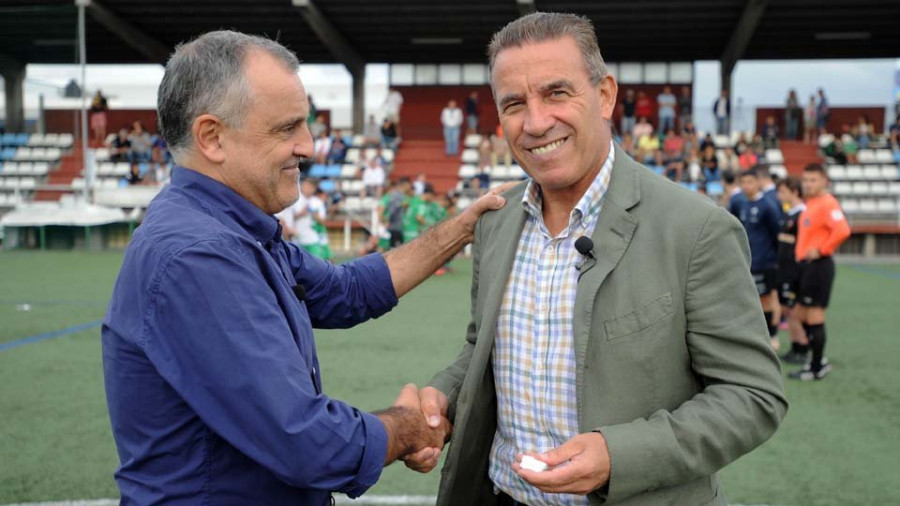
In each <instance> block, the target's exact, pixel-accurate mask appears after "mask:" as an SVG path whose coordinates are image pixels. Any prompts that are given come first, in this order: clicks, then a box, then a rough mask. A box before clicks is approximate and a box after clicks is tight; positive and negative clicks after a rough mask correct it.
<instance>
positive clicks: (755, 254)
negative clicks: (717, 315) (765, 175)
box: [735, 167, 781, 349]
mask: <svg viewBox="0 0 900 506" xmlns="http://www.w3.org/2000/svg"><path fill="white" fill-rule="evenodd" d="M758 170H759V167H753V168H751V169H748V170H745V171H744V172H742V173H741V175H740V185H741V193H742V194H743V196H744V198H742V199H740V200H738V201H737V202H736V209H735V211H736V216H737V218H738V219H739V220H741V224H742V225H744V229H745V230H746V231H747V240H748V241H749V243H750V273H751V274H753V281H754V282H756V291H757V293H759V300H760V303H761V304H762V309H763V313H764V314H765V316H766V322H767V323H768V325H769V337H770V339H771V341H772V346H773V347H774V348H776V349H777V344H776V343H777V342H778V337H777V336H778V321H777V320H776V319H775V318H774V312H775V309H776V307H777V305H778V298H777V292H776V291H775V290H776V287H777V279H776V277H777V268H778V232H779V229H780V226H781V225H780V223H779V220H780V219H781V211H780V210H779V209H778V208H777V207H776V206H775V204H774V203H772V201H771V199H769V198H767V197H765V196H764V195H763V191H762V187H761V184H760V181H759V175H758Z"/></svg>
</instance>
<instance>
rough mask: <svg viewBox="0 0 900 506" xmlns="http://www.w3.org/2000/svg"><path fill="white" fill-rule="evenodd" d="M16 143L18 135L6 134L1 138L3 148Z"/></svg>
mask: <svg viewBox="0 0 900 506" xmlns="http://www.w3.org/2000/svg"><path fill="white" fill-rule="evenodd" d="M15 142H16V134H13V133H9V132H7V133H5V134H3V137H0V145H3V146H12V145H13V144H15Z"/></svg>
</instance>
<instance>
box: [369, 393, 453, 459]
mask: <svg viewBox="0 0 900 506" xmlns="http://www.w3.org/2000/svg"><path fill="white" fill-rule="evenodd" d="M447 405H448V403H447V398H446V396H444V394H443V393H441V392H440V391H439V390H437V389H435V388H431V387H426V388H423V389H422V390H419V389H418V388H416V386H415V385H413V384H409V385H406V386H405V387H403V390H401V391H400V395H399V396H398V397H397V400H396V401H394V404H393V406H391V408H390V409H389V410H386V411H384V412H381V413H379V414H378V416H379V417H380V418H381V419H382V421H384V422H385V427H386V428H387V430H388V434H389V443H388V458H387V462H386V463H390V462H391V461H393V460H394V459H400V460H403V462H404V463H405V464H406V467H408V468H410V469H413V470H415V471H419V472H421V473H427V472H428V471H431V470H432V469H434V467H435V466H436V465H437V462H438V459H440V456H441V450H442V449H443V448H444V443H446V442H447V440H448V439H449V438H450V432H451V431H452V426H451V424H450V421H449V420H448V419H447Z"/></svg>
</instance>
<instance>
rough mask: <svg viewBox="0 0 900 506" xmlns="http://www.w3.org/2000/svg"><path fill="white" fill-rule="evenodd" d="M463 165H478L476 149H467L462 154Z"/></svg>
mask: <svg viewBox="0 0 900 506" xmlns="http://www.w3.org/2000/svg"><path fill="white" fill-rule="evenodd" d="M462 161H463V163H478V151H477V150H475V149H467V150H465V151H463V154H462Z"/></svg>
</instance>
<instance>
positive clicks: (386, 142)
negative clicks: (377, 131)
mask: <svg viewBox="0 0 900 506" xmlns="http://www.w3.org/2000/svg"><path fill="white" fill-rule="evenodd" d="M398 144H399V140H398V133H397V123H396V122H395V121H394V119H393V118H391V117H390V116H388V117H387V118H384V122H383V123H382V124H381V146H382V147H385V148H388V149H397V145H398Z"/></svg>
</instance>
